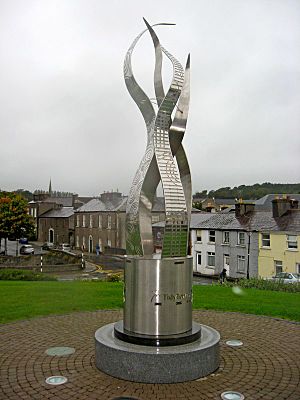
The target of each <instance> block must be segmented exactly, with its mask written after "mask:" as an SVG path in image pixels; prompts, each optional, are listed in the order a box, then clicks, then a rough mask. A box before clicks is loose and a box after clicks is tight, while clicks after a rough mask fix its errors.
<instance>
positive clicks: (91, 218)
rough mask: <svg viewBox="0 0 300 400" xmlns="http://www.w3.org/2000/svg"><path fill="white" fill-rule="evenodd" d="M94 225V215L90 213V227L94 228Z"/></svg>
mask: <svg viewBox="0 0 300 400" xmlns="http://www.w3.org/2000/svg"><path fill="white" fill-rule="evenodd" d="M92 227H93V216H92V214H91V215H90V228H92Z"/></svg>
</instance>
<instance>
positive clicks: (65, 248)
mask: <svg viewBox="0 0 300 400" xmlns="http://www.w3.org/2000/svg"><path fill="white" fill-rule="evenodd" d="M61 248H62V251H71V246H70V245H69V243H63V244H62V246H61Z"/></svg>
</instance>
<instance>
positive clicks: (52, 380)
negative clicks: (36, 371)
mask: <svg viewBox="0 0 300 400" xmlns="http://www.w3.org/2000/svg"><path fill="white" fill-rule="evenodd" d="M45 382H46V383H48V385H62V384H63V383H67V382H68V378H66V377H65V376H49V378H47V379H46V381H45Z"/></svg>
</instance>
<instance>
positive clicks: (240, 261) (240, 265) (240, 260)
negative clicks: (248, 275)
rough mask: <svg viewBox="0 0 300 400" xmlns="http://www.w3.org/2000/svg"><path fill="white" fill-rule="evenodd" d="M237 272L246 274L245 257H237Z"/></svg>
mask: <svg viewBox="0 0 300 400" xmlns="http://www.w3.org/2000/svg"><path fill="white" fill-rule="evenodd" d="M237 271H238V272H245V256H237Z"/></svg>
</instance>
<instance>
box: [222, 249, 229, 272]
mask: <svg viewBox="0 0 300 400" xmlns="http://www.w3.org/2000/svg"><path fill="white" fill-rule="evenodd" d="M223 268H225V269H226V276H229V272H230V271H229V254H224V263H223Z"/></svg>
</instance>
